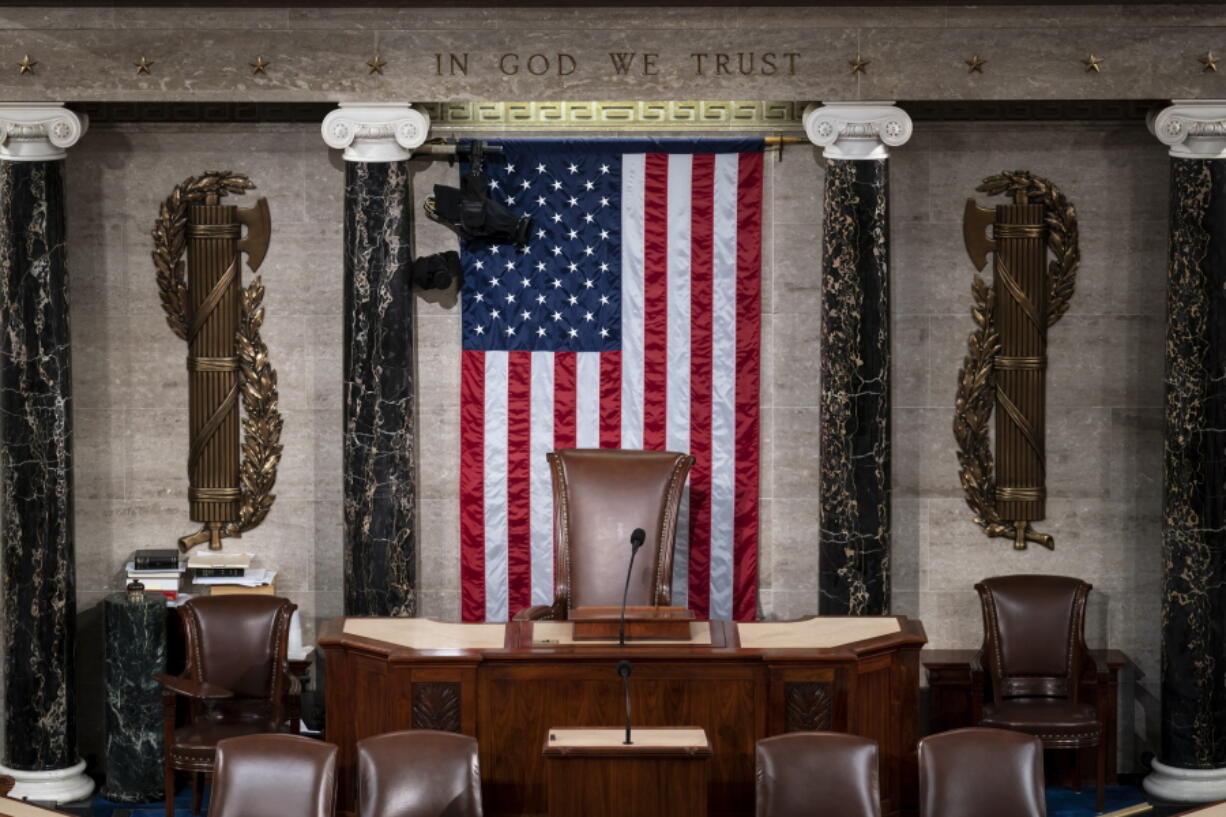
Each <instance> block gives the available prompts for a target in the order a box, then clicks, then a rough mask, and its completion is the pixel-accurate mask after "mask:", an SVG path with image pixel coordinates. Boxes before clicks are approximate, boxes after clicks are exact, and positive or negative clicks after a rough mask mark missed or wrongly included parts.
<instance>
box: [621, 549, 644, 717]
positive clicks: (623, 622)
mask: <svg viewBox="0 0 1226 817" xmlns="http://www.w3.org/2000/svg"><path fill="white" fill-rule="evenodd" d="M646 538H647V532H646V531H644V530H643V529H642V528H635V529H634V531H633V532H632V533H631V534H630V564H628V565H627V566H626V587H625V589H623V590H622V614H621V620H620V621H619V622H618V626H617V646H619V647H624V646H626V598H627V597H628V596H629V595H630V571H631V570H633V569H634V557H635V556H637V555H638V552H639V548H641V547H642V546H643V541H644V540H645V539H646ZM627 694H629V693H627Z"/></svg>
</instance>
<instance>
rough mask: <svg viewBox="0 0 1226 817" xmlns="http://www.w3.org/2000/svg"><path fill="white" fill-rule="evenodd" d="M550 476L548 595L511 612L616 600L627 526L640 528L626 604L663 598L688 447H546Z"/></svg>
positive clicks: (668, 590) (561, 611) (556, 610)
mask: <svg viewBox="0 0 1226 817" xmlns="http://www.w3.org/2000/svg"><path fill="white" fill-rule="evenodd" d="M548 460H549V469H550V472H551V474H552V476H553V546H554V572H553V586H554V601H553V604H551V605H547V606H546V605H538V606H536V607H528V608H525V609H524V610H521V611H520V612H519V614H517V615H516V616H515V618H517V619H521V620H522V619H542V618H545V619H555V620H562V619H566V618H568V617H569V615H570V611H571V610H572V609H573V608H575V607H617V606H620V605H621V600H622V588H623V586H624V582H625V576H626V564H627V562H628V561H629V559H630V534H631V533H632V532H633V531H634V529H635V528H642V529H643V531H644V532H645V533H646V534H647V538H646V539H645V540H644V543H643V545H644V546H643V549H642V552H640V553H639V555H638V556H637V557H636V558H635V560H634V572H633V574H632V575H631V577H630V593H629V597H628V601H627V604H629V605H630V606H636V605H640V606H646V605H656V606H668V605H669V603H670V602H671V600H672V581H673V549H674V547H675V545H676V539H677V514H678V511H679V509H680V507H681V492H682V489H683V488H684V487H685V480H686V477H687V476H688V475H689V472H690V468H691V467H692V466H693V465H694V458H693V457H691V456H689V455H688V454H677V453H674V452H672V451H629V450H621V449H609V448H570V449H563V450H561V451H554V452H553V453H551V454H549V455H548Z"/></svg>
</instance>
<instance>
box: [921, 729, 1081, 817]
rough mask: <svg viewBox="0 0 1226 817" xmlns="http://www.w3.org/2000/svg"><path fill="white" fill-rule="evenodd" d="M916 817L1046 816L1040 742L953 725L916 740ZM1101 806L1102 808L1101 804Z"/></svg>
mask: <svg viewBox="0 0 1226 817" xmlns="http://www.w3.org/2000/svg"><path fill="white" fill-rule="evenodd" d="M919 778H920V817H1046V815H1047V804H1046V802H1045V800H1044V796H1043V745H1042V743H1041V742H1040V741H1039V739H1038V738H1036V737H1034V736H1033V735H1023V734H1021V733H1020V732H1010V731H1006V730H1004V729H983V728H980V727H971V728H969V729H954V730H953V731H951V732H941V733H940V734H937V735H929V736H928V737H926V738H924V739H923V740H921V741H920V742H919ZM1100 810H1101V809H1100Z"/></svg>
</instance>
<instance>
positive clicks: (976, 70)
mask: <svg viewBox="0 0 1226 817" xmlns="http://www.w3.org/2000/svg"><path fill="white" fill-rule="evenodd" d="M963 62H965V63H966V73H968V74H982V73H983V66H985V65H987V62H988V61H987V60H984V59H980V58H979V55H978V54H976V55H975V56H973V57H971V58H970V59H969V60H963Z"/></svg>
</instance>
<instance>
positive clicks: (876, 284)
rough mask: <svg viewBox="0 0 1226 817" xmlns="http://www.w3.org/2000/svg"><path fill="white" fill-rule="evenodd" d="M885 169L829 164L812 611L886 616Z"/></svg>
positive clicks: (878, 162) (879, 162)
mask: <svg viewBox="0 0 1226 817" xmlns="http://www.w3.org/2000/svg"><path fill="white" fill-rule="evenodd" d="M888 180H889V169H888V166H887V160H886V159H867V160H851V159H827V160H826V191H825V195H826V202H825V213H824V216H823V219H822V305H821V309H822V312H821V403H820V407H821V420H820V423H821V429H820V435H821V462H820V480H821V484H820V500H821V528H820V532H819V542H820V545H819V546H820V554H819V576H818V589H819V594H820V595H819V601H818V609H819V611H820V612H821V613H823V614H828V615H882V614H885V613H887V612H889V607H890V276H889V263H888V261H889V219H888V208H887V204H888V201H889V190H888Z"/></svg>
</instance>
